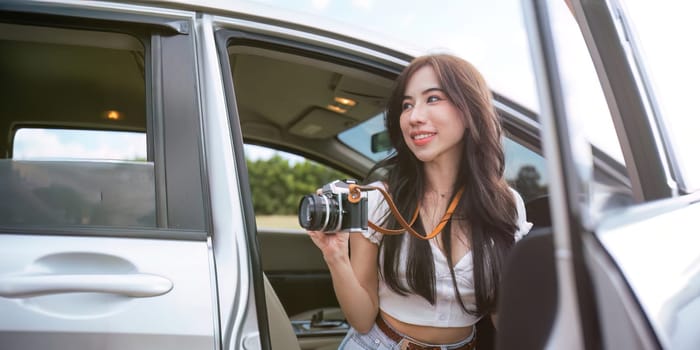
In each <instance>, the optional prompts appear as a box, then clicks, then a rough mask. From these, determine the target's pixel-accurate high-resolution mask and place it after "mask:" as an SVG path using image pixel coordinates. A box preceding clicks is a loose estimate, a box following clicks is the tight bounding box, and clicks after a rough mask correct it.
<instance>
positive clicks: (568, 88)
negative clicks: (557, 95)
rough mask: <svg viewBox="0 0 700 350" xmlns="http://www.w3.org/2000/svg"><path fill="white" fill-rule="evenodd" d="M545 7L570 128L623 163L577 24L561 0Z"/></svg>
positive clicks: (551, 2)
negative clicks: (547, 9)
mask: <svg viewBox="0 0 700 350" xmlns="http://www.w3.org/2000/svg"><path fill="white" fill-rule="evenodd" d="M549 4H550V6H549V8H550V9H551V11H552V13H551V17H552V32H553V33H554V43H555V45H556V52H557V59H558V64H559V67H560V69H559V73H560V77H561V83H562V88H563V89H562V90H563V93H564V100H565V101H564V102H565V107H566V113H567V114H568V116H569V121H570V123H572V125H571V126H570V128H571V129H573V130H580V131H582V133H583V136H584V137H585V138H586V139H587V140H588V142H589V143H590V144H592V145H594V146H595V147H597V148H599V149H600V150H601V151H603V152H604V153H606V154H607V155H608V156H610V157H612V158H613V159H615V160H616V161H618V162H620V163H621V164H624V158H623V156H622V149H621V148H620V142H619V140H618V138H617V133H616V132H615V127H614V125H613V121H612V117H611V115H610V110H609V109H608V104H607V101H606V100H605V95H604V94H603V90H602V88H601V86H600V81H599V80H598V75H597V73H596V70H595V66H594V65H593V61H592V60H591V56H590V54H589V53H588V48H587V46H586V43H585V41H584V40H583V36H582V35H581V31H580V29H579V27H578V24H577V23H576V20H575V18H574V16H573V14H572V13H571V11H570V10H569V8H568V7H567V6H566V4H565V2H564V1H550V2H549ZM589 153H590V152H589Z"/></svg>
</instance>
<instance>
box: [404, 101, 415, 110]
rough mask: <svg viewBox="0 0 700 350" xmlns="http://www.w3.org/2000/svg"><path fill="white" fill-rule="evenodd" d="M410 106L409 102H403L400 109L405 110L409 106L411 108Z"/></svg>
mask: <svg viewBox="0 0 700 350" xmlns="http://www.w3.org/2000/svg"><path fill="white" fill-rule="evenodd" d="M411 107H413V105H412V104H410V103H408V102H404V103H403V104H402V105H401V110H402V111H405V110H407V109H409V108H411Z"/></svg>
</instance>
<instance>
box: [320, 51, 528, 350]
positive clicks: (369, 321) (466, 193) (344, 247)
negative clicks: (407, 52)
mask: <svg viewBox="0 0 700 350" xmlns="http://www.w3.org/2000/svg"><path fill="white" fill-rule="evenodd" d="M386 112H387V113H386V126H387V129H388V131H389V135H390V139H391V142H392V145H393V146H394V149H395V153H394V154H392V155H391V156H390V157H389V158H387V159H386V160H384V161H383V162H381V163H380V164H378V165H377V167H375V170H376V169H385V170H386V175H385V178H384V181H382V182H377V183H374V184H373V185H375V186H380V187H381V188H383V189H386V192H388V194H389V195H390V198H391V199H393V201H394V203H395V204H396V208H397V209H398V211H399V212H400V214H401V216H402V217H403V218H412V217H415V214H417V218H416V219H415V220H414V221H413V222H412V224H411V227H410V228H411V229H412V230H413V231H414V232H413V233H414V234H398V235H394V234H391V235H389V234H382V233H381V232H378V230H374V229H372V230H369V231H368V233H367V234H352V235H350V234H347V233H337V234H326V233H322V232H313V231H310V232H309V235H310V236H311V238H312V240H313V241H314V243H315V244H316V245H317V246H318V247H319V249H320V250H321V251H322V253H323V257H324V259H325V261H326V263H327V264H328V268H329V270H330V272H331V276H332V279H333V286H334V289H335V293H336V296H337V298H338V302H339V303H340V306H341V309H342V310H343V312H344V313H345V316H346V318H347V321H348V322H349V324H350V325H351V326H352V329H351V330H350V332H349V333H348V335H347V336H346V338H345V339H344V340H343V343H342V344H341V349H393V348H401V349H406V348H409V349H421V348H437V349H472V348H473V347H474V344H475V340H476V334H475V333H476V332H475V324H476V322H477V321H479V320H480V319H481V318H482V317H494V316H495V312H496V300H497V297H498V284H499V277H500V273H501V266H502V263H503V261H504V259H505V256H506V254H507V253H508V251H509V249H510V248H511V247H512V245H513V244H514V242H515V241H517V240H518V239H519V238H521V237H522V236H523V235H524V234H526V233H527V232H528V231H529V229H530V226H531V224H529V223H527V222H526V221H525V213H524V206H523V202H522V199H521V198H520V196H519V195H518V194H517V193H516V192H515V191H514V190H512V189H510V188H509V186H508V184H507V182H506V181H505V179H504V176H503V172H504V153H503V147H502V144H501V126H500V124H499V120H498V116H497V115H496V112H495V110H494V107H493V104H492V96H491V93H490V90H489V89H488V87H487V85H486V83H485V82H484V79H483V77H482V76H481V74H480V73H479V72H478V71H477V70H476V69H475V68H474V67H473V66H472V65H471V64H469V63H468V62H466V61H464V60H463V59H461V58H458V57H455V56H452V55H447V54H437V55H429V56H423V57H419V58H416V59H415V60H414V61H413V62H411V64H410V65H409V66H408V67H406V68H405V69H404V71H403V72H402V73H401V75H399V77H398V78H397V82H396V86H395V89H394V91H393V93H392V95H391V96H390V97H389V101H388V105H387V111H386ZM368 198H369V200H368V202H369V217H370V221H371V222H374V223H377V224H378V226H380V227H381V228H385V229H386V228H388V229H394V230H396V229H399V230H401V232H403V231H404V230H403V229H402V228H401V225H399V222H400V221H399V220H397V218H396V215H392V214H391V212H390V210H389V205H388V203H387V201H386V200H385V198H384V196H382V194H381V193H380V192H379V191H370V192H368ZM451 204H452V208H451V209H454V213H453V214H451V215H450V214H449V213H446V212H447V211H448V210H447V209H448V207H449V206H450V205H451ZM406 221H408V220H406ZM409 231H411V230H409ZM419 236H420V237H419ZM429 237H433V238H429ZM427 238H429V239H427ZM348 245H349V247H350V248H351V251H352V259H351V258H350V254H349V249H348V248H349V247H348Z"/></svg>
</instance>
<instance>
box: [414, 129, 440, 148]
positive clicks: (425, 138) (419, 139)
mask: <svg viewBox="0 0 700 350" xmlns="http://www.w3.org/2000/svg"><path fill="white" fill-rule="evenodd" d="M435 135H437V134H436V133H434V132H420V133H414V134H411V140H412V141H413V144H414V145H416V146H423V145H426V144H428V143H429V142H430V141H432V140H433V138H435Z"/></svg>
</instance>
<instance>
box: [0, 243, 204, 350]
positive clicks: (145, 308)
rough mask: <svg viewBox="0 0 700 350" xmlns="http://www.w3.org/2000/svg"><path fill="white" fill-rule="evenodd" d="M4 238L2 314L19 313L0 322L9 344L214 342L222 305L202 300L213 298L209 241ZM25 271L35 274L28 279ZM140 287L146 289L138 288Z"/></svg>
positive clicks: (1, 338)
mask: <svg viewBox="0 0 700 350" xmlns="http://www.w3.org/2000/svg"><path fill="white" fill-rule="evenodd" d="M0 239H1V240H2V244H1V245H0V313H1V314H3V315H12V317H2V318H1V319H0V344H2V348H6V349H30V348H41V347H44V346H50V348H52V349H76V348H92V347H95V346H97V344H100V345H99V346H100V348H104V349H122V348H124V347H128V348H129V349H153V348H154V347H155V348H169V349H193V348H197V349H211V348H213V345H214V343H215V339H214V320H213V319H212V315H213V310H214V305H213V303H212V300H211V298H208V297H204V298H202V295H203V293H204V294H207V295H211V294H212V290H211V289H210V287H209V286H210V283H209V264H208V258H207V256H208V255H209V249H208V247H207V242H206V241H168V240H157V239H133V238H107V237H80V236H77V237H76V236H73V237H70V236H64V235H60V236H58V235H56V236H42V235H17V234H3V235H2V236H0ZM143 275H149V276H153V277H155V276H157V277H160V278H162V280H164V281H167V282H165V283H166V286H165V287H163V288H160V287H159V285H158V283H159V280H157V279H156V280H150V279H139V276H143ZM71 276H74V277H76V278H78V280H71V278H70V277H71ZM101 276H102V277H105V278H107V279H108V283H107V284H106V285H105V284H104V283H101V282H100V279H99V277H101ZM110 276H111V278H110ZM21 277H24V278H30V277H33V278H34V280H32V281H31V282H30V283H31V285H27V284H23V283H22V280H21ZM52 277H53V278H52ZM132 279H133V280H132ZM30 287H31V288H30ZM130 287H131V288H132V289H137V287H138V288H140V289H143V290H144V292H143V293H141V294H139V293H135V292H131V293H129V292H128V291H129V288H130ZM149 288H150V290H153V292H150V293H149V292H148V290H149ZM23 290H25V292H23ZM173 305H178V307H173ZM165 320H167V322H164V321H165ZM18 334H19V335H21V336H17V335H18ZM69 334H70V336H68V335H69ZM107 340H109V341H107ZM49 344H50V345H49Z"/></svg>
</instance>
